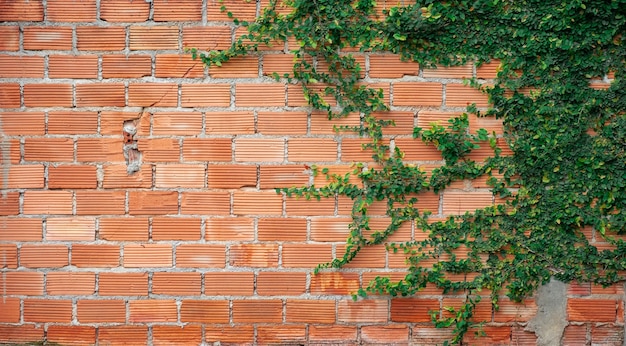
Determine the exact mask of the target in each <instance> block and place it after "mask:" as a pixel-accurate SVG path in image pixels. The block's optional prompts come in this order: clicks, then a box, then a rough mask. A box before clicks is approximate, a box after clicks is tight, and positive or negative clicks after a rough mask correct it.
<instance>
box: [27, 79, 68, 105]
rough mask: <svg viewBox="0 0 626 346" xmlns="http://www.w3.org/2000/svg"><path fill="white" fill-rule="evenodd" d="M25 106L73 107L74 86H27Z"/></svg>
mask: <svg viewBox="0 0 626 346" xmlns="http://www.w3.org/2000/svg"><path fill="white" fill-rule="evenodd" d="M24 105H25V106H27V107H54V106H61V107H71V106H72V86H71V85H69V84H26V85H24Z"/></svg>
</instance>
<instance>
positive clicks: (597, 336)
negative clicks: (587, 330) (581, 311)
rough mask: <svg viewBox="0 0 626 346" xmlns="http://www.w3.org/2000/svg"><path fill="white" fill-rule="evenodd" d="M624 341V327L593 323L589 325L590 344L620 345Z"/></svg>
mask: <svg viewBox="0 0 626 346" xmlns="http://www.w3.org/2000/svg"><path fill="white" fill-rule="evenodd" d="M623 341H624V328H623V327H622V326H619V325H617V326H613V325H603V326H599V325H594V326H592V327H591V344H592V345H621V344H623Z"/></svg>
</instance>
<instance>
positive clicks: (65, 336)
mask: <svg viewBox="0 0 626 346" xmlns="http://www.w3.org/2000/svg"><path fill="white" fill-rule="evenodd" d="M46 340H48V342H53V343H59V344H63V345H71V344H83V345H94V344H95V343H96V328H95V327H89V326H63V325H51V326H48V330H47V333H46Z"/></svg>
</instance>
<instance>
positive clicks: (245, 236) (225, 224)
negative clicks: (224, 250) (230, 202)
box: [205, 217, 254, 241]
mask: <svg viewBox="0 0 626 346" xmlns="http://www.w3.org/2000/svg"><path fill="white" fill-rule="evenodd" d="M205 239H206V240H208V241H246V240H248V241H251V240H254V220H253V219H251V218H245V217H226V218H210V219H208V220H206V229H205Z"/></svg>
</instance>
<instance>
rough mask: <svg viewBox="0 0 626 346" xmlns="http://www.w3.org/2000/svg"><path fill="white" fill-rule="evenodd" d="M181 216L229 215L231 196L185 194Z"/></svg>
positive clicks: (219, 193) (213, 193) (183, 195)
mask: <svg viewBox="0 0 626 346" xmlns="http://www.w3.org/2000/svg"><path fill="white" fill-rule="evenodd" d="M180 209H181V214H193V215H228V214H230V194H229V193H228V192H213V191H202V192H191V191H189V192H187V191H185V192H183V193H182V197H181V201H180Z"/></svg>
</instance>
